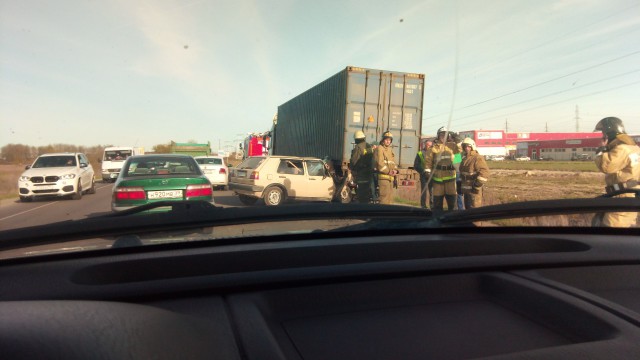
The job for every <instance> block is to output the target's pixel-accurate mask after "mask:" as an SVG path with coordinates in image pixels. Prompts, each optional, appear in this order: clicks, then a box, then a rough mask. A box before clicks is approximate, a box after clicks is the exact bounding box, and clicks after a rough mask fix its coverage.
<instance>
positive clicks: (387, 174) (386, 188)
mask: <svg viewBox="0 0 640 360" xmlns="http://www.w3.org/2000/svg"><path fill="white" fill-rule="evenodd" d="M392 141H393V135H392V134H391V132H390V131H385V132H384V133H383V134H382V140H381V141H380V145H379V146H377V147H376V149H375V151H374V155H373V157H374V164H375V168H376V170H377V174H378V189H379V190H378V191H379V192H380V194H379V198H378V200H379V202H380V204H391V201H392V200H393V180H394V177H395V176H396V175H397V174H398V166H397V165H396V161H395V155H394V153H393V149H391V142H392Z"/></svg>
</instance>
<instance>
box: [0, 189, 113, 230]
mask: <svg viewBox="0 0 640 360" xmlns="http://www.w3.org/2000/svg"><path fill="white" fill-rule="evenodd" d="M107 186H110V185H104V186H101V187H96V190H100V189H102V188H105V187H107ZM58 202H60V200H56V201H53V202H50V203H46V204H44V205H42V206H38V207H34V208H33V209H29V210H25V211H22V212H19V213H15V214H13V215H10V216H6V217H3V218H1V219H0V221H4V220H7V219H11V218H12V217H15V216H18V215H24V214H26V213H28V212H31V211H33V210H38V209H42V208H43V207H45V206H49V205H53V204H55V203H58Z"/></svg>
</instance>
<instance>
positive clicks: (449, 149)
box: [425, 126, 460, 211]
mask: <svg viewBox="0 0 640 360" xmlns="http://www.w3.org/2000/svg"><path fill="white" fill-rule="evenodd" d="M448 134H450V135H451V136H450V138H451V139H452V140H447V137H448V136H449V135H448ZM457 142H458V136H457V134H455V133H450V132H449V131H448V130H447V129H446V128H445V127H444V126H443V127H441V128H440V129H438V138H437V139H436V141H434V143H433V147H432V148H431V151H430V152H429V156H427V159H426V161H425V168H426V169H427V175H429V176H431V173H433V176H432V178H431V180H432V181H433V211H443V210H444V200H445V198H446V200H447V210H449V211H451V210H453V209H455V207H456V197H457V195H458V193H457V192H456V169H455V167H453V160H454V156H455V154H458V153H460V147H459V146H458V144H457Z"/></svg>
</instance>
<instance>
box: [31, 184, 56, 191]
mask: <svg viewBox="0 0 640 360" xmlns="http://www.w3.org/2000/svg"><path fill="white" fill-rule="evenodd" d="M35 189H36V190H53V189H57V187H55V186H54V185H41V186H38V187H36V188H35Z"/></svg>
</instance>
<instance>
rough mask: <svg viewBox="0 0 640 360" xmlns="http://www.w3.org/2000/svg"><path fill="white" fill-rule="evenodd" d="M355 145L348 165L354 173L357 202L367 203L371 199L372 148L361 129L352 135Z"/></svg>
mask: <svg viewBox="0 0 640 360" xmlns="http://www.w3.org/2000/svg"><path fill="white" fill-rule="evenodd" d="M353 138H354V140H355V142H356V146H355V147H354V148H353V150H352V151H351V161H350V162H349V167H350V168H351V171H352V172H353V174H354V175H355V179H356V184H358V187H357V188H356V197H357V198H358V202H359V203H363V204H367V203H369V202H370V201H371V182H372V175H373V149H372V147H371V145H369V144H367V142H366V141H365V135H364V132H363V131H362V130H358V131H356V133H355V134H354V135H353Z"/></svg>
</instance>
